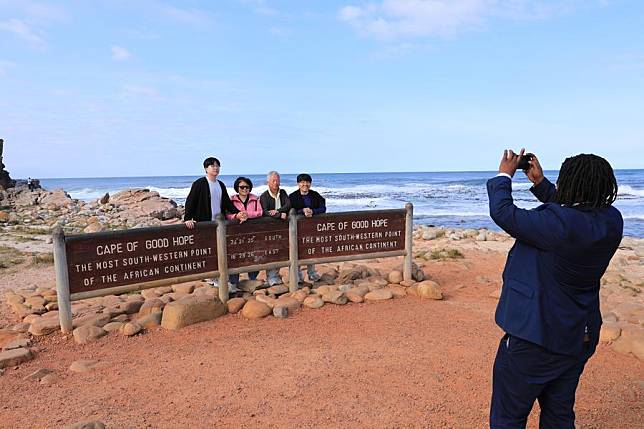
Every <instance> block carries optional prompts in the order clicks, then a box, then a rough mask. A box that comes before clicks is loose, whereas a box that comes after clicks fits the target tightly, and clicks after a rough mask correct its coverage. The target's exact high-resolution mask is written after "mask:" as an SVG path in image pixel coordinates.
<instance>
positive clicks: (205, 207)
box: [183, 157, 248, 229]
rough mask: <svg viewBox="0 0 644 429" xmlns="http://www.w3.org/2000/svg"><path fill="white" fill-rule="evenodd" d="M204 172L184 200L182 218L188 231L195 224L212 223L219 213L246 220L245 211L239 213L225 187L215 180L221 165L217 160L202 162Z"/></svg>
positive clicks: (208, 159) (222, 183)
mask: <svg viewBox="0 0 644 429" xmlns="http://www.w3.org/2000/svg"><path fill="white" fill-rule="evenodd" d="M203 168H204V170H205V171H206V175H205V176H204V177H200V178H199V179H197V180H195V181H194V182H193V183H192V187H191V188H190V193H188V198H186V205H185V208H186V212H185V215H184V217H183V220H184V223H185V224H186V226H187V227H188V229H193V228H194V227H195V223H196V222H205V221H213V220H215V218H216V216H217V215H218V214H219V213H222V214H224V215H225V214H226V212H228V213H234V214H235V219H238V220H239V221H240V222H244V221H245V220H246V219H248V216H247V215H246V212H245V211H240V210H239V209H238V208H237V207H235V206H234V205H233V203H232V202H231V201H230V196H229V195H228V191H227V190H226V185H224V182H222V181H221V180H217V176H219V169H220V168H221V164H220V163H219V160H218V159H217V158H213V157H210V158H206V159H205V160H204V162H203Z"/></svg>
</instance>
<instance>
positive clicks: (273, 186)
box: [259, 171, 291, 286]
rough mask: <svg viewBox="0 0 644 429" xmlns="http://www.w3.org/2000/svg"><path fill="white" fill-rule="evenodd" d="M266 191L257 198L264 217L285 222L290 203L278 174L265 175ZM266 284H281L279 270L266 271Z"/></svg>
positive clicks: (270, 172)
mask: <svg viewBox="0 0 644 429" xmlns="http://www.w3.org/2000/svg"><path fill="white" fill-rule="evenodd" d="M266 184H267V185H268V189H267V190H266V191H264V192H263V193H262V195H260V196H259V202H260V204H261V205H262V209H263V210H264V216H268V217H272V218H274V219H281V220H286V218H287V217H288V212H289V210H291V202H290V201H289V198H288V194H287V193H286V191H285V190H284V189H280V174H279V173H278V172H277V171H269V172H268V174H267V175H266ZM266 282H267V283H268V285H269V286H275V285H279V284H282V283H283V282H282V278H281V277H280V271H279V269H277V268H275V269H272V270H266Z"/></svg>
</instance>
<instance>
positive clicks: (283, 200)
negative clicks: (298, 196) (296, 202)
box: [259, 189, 291, 217]
mask: <svg viewBox="0 0 644 429" xmlns="http://www.w3.org/2000/svg"><path fill="white" fill-rule="evenodd" d="M279 195H280V204H281V207H280V209H279V210H278V211H277V212H278V213H277V214H276V215H275V216H273V217H280V213H286V214H288V212H289V210H291V201H290V200H289V198H288V195H287V193H286V191H285V190H284V189H280V193H279ZM259 202H260V203H261V204H262V209H264V216H270V215H269V214H268V212H269V211H271V210H275V198H273V196H272V195H271V194H270V191H269V190H266V191H264V193H263V194H262V195H260V196H259Z"/></svg>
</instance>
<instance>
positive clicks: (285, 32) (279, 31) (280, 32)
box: [268, 26, 293, 37]
mask: <svg viewBox="0 0 644 429" xmlns="http://www.w3.org/2000/svg"><path fill="white" fill-rule="evenodd" d="M268 31H269V32H270V33H271V34H272V35H273V36H278V37H288V36H290V35H291V34H292V33H293V31H292V30H291V29H290V28H287V27H279V26H272V27H270V28H269V29H268Z"/></svg>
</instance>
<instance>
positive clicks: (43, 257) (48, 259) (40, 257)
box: [31, 253, 54, 265]
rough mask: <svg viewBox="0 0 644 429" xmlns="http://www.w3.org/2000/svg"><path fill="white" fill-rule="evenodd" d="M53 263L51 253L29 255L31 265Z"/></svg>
mask: <svg viewBox="0 0 644 429" xmlns="http://www.w3.org/2000/svg"><path fill="white" fill-rule="evenodd" d="M53 263H54V254H53V253H34V254H33V255H31V265H51V264H53Z"/></svg>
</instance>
